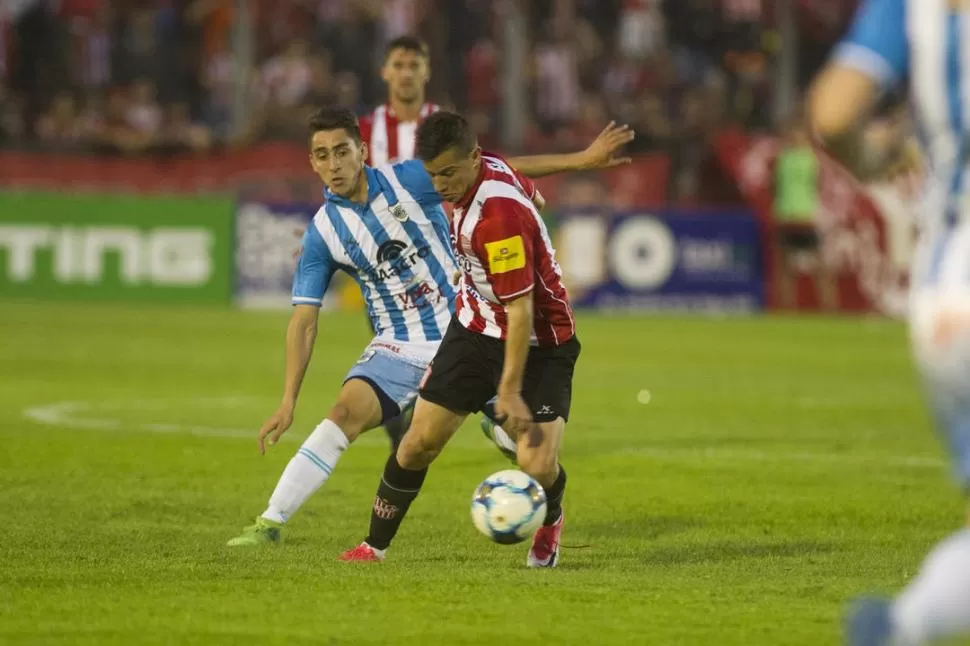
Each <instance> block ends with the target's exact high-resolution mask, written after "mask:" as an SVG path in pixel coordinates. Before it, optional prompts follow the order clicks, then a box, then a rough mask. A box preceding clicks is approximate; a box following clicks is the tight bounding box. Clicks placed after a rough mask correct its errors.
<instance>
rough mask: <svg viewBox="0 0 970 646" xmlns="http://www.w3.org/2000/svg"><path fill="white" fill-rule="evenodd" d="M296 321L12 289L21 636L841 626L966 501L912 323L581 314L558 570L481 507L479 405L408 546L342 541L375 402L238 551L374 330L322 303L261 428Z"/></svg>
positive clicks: (9, 553)
mask: <svg viewBox="0 0 970 646" xmlns="http://www.w3.org/2000/svg"><path fill="white" fill-rule="evenodd" d="M285 323H286V313H285V312H274V313H243V312H222V311H191V310H183V309H175V310H171V309H161V308H151V307H145V308H141V309H134V310H133V309H123V308H120V307H109V306H85V307H82V306H64V305H58V306H53V305H51V306H48V305H31V304H11V303H0V339H2V342H0V434H2V438H0V439H2V448H0V501H2V502H0V511H2V516H0V518H2V526H3V531H2V538H0V643H4V644H99V645H100V644H250V645H252V644H259V645H262V644H421V643H428V644H508V643H512V644H532V643H536V644H547V645H551V644H586V645H593V644H597V645H598V644H717V645H725V646H727V645H741V644H744V645H749V644H773V645H777V644H805V645H809V644H811V645H816V644H836V643H839V640H840V620H841V615H842V611H843V607H844V602H845V601H846V599H848V598H850V597H852V596H854V595H856V594H858V593H862V592H867V591H870V590H875V591H887V592H891V591H894V590H896V589H898V588H899V587H900V586H902V585H903V583H904V582H905V581H906V580H907V579H908V577H910V576H912V575H913V573H914V571H915V569H916V568H917V567H918V565H919V563H920V561H921V560H922V557H923V555H924V554H925V552H926V550H927V549H928V548H929V547H930V546H931V545H933V544H934V543H935V542H936V541H937V540H939V539H940V538H942V537H943V536H945V535H946V534H948V533H949V532H950V531H952V529H953V528H955V527H956V526H957V525H958V524H959V523H960V521H961V518H962V504H961V501H960V499H959V498H958V496H957V494H956V491H955V489H954V488H953V487H952V486H951V483H950V480H949V477H948V473H947V469H946V464H945V462H944V456H943V454H942V451H941V450H940V448H939V447H938V445H937V443H936V441H935V438H934V436H933V432H932V428H931V426H930V423H929V420H928V417H927V415H926V413H925V411H924V409H923V407H922V403H921V399H920V395H919V393H918V391H917V387H916V380H915V377H914V375H913V372H912V368H911V365H910V361H909V357H908V353H907V348H906V340H905V331H904V329H903V327H902V326H900V325H899V324H896V323H891V322H886V321H877V320H863V319H846V320H837V321H836V320H825V319H803V320H796V319H781V318H763V319H748V320H744V319H727V320H715V319H675V318H632V317H631V318H613V319H611V318H600V317H594V316H585V317H583V318H582V319H581V321H580V324H581V327H580V336H581V338H582V340H583V343H584V353H583V356H582V358H581V360H580V364H579V366H578V373H577V379H576V388H575V400H574V406H573V418H572V422H571V424H570V427H569V429H568V431H567V437H566V445H565V450H564V455H563V462H564V464H565V465H566V466H567V468H568V469H569V473H570V481H569V489H568V491H567V500H566V511H567V515H568V523H567V528H566V533H565V535H564V541H565V542H566V543H568V544H570V545H574V546H587V547H576V548H573V549H566V550H564V552H563V557H562V565H561V567H560V568H559V569H558V570H556V571H539V572H536V571H529V570H526V569H525V567H524V561H525V553H526V550H527V545H519V546H511V547H503V546H498V545H492V544H490V543H489V542H488V541H487V540H486V539H485V538H484V537H482V536H480V535H479V534H478V533H477V532H476V531H475V530H474V528H473V527H472V524H471V521H470V518H469V515H468V504H469V500H470V496H471V493H472V490H473V489H474V487H475V486H476V485H477V483H478V482H479V481H480V480H481V479H482V478H483V477H484V476H486V475H488V474H489V473H491V472H493V471H496V470H499V469H501V468H504V467H505V466H506V464H507V463H506V462H505V461H504V460H503V459H502V458H501V456H500V455H499V454H498V453H497V452H496V451H495V450H494V449H492V448H491V447H490V445H489V444H487V443H486V441H485V439H484V438H483V437H482V436H481V434H480V432H479V431H478V430H477V427H476V426H474V425H473V424H472V423H469V424H468V425H467V426H466V428H465V429H463V430H462V431H461V432H460V433H459V435H458V436H457V437H456V438H455V440H454V442H453V443H452V444H451V445H450V446H449V448H448V449H447V450H446V452H445V454H444V455H443V456H442V458H441V459H440V460H439V461H438V462H437V463H436V464H435V466H434V468H433V469H432V472H431V475H430V477H429V479H428V483H427V485H426V487H425V490H424V493H423V494H422V496H421V497H420V498H419V499H418V501H417V502H416V503H415V505H414V507H413V508H412V512H411V514H410V516H409V518H408V520H407V522H406V523H405V525H404V527H403V529H402V531H401V533H400V535H399V536H398V540H397V542H396V543H395V544H394V545H393V547H392V549H391V551H390V552H389V553H388V560H387V561H386V562H385V563H383V564H380V565H360V564H357V565H348V564H342V563H338V562H337V561H336V557H337V555H338V554H339V553H340V552H341V551H342V550H343V549H346V548H348V547H351V546H353V545H354V544H356V543H357V542H358V541H359V540H360V539H361V538H362V537H363V535H364V533H365V531H366V526H367V520H368V517H369V510H370V503H371V501H372V497H373V495H374V491H375V488H376V485H377V480H378V476H379V473H380V470H381V467H382V464H383V462H384V460H385V459H386V456H387V448H386V441H385V439H384V438H383V437H382V436H381V435H380V434H379V433H377V432H375V433H373V434H371V435H370V436H368V437H364V438H363V439H362V440H361V441H360V442H359V443H358V445H356V446H355V447H353V448H351V450H349V451H348V452H347V453H346V454H345V456H344V459H343V460H342V461H341V463H340V465H339V467H338V469H337V471H336V472H335V475H334V477H333V478H332V479H331V481H330V482H329V483H328V484H327V486H326V487H325V488H324V489H323V490H321V491H320V493H318V494H317V496H316V497H315V498H314V499H312V500H311V501H310V502H309V503H308V505H307V506H306V507H305V508H304V510H303V511H302V512H301V513H300V514H298V515H297V516H296V517H295V518H294V519H293V520H292V521H291V522H290V525H289V527H288V533H287V536H286V538H287V540H286V542H285V544H284V545H283V546H281V547H279V548H275V549H268V550H263V551H258V552H252V551H231V550H230V549H228V548H226V547H224V544H225V541H226V540H227V539H229V538H230V537H232V536H234V535H235V534H236V533H238V531H239V530H240V529H241V528H242V527H243V526H244V525H246V524H248V523H249V522H250V521H251V520H252V518H253V517H254V516H255V515H256V514H258V513H259V512H261V511H262V510H263V508H264V506H265V502H266V499H267V498H268V496H269V493H270V492H271V490H272V488H273V486H274V484H275V482H276V479H277V477H278V476H279V474H280V472H281V471H282V469H283V467H284V465H285V464H286V462H287V461H288V460H289V458H290V457H291V455H292V454H293V452H294V451H295V450H296V448H297V447H298V446H299V442H300V441H302V439H303V438H304V437H305V436H306V435H307V434H308V433H309V431H310V430H311V429H312V428H313V426H315V425H316V423H317V422H318V421H319V419H320V418H321V417H322V416H323V415H324V414H325V413H326V411H327V410H328V408H329V405H330V403H331V400H332V398H333V395H334V394H335V392H336V390H337V388H338V386H339V383H340V380H341V377H342V375H343V374H344V372H345V371H346V370H347V369H348V368H349V366H350V365H351V363H352V361H353V360H354V359H355V358H356V356H357V354H358V353H359V352H360V350H361V348H362V347H363V345H364V343H365V342H366V340H367V336H366V333H365V330H364V326H363V323H362V321H361V318H360V316H359V315H346V314H345V315H326V316H325V318H324V320H323V322H322V324H321V337H320V339H319V341H318V345H317V351H316V355H315V357H314V361H313V365H312V367H311V370H310V374H309V376H308V379H307V382H306V384H305V387H304V390H303V396H302V400H301V404H300V407H299V409H298V413H297V420H296V423H295V425H294V427H293V428H292V429H291V431H290V432H289V433H288V435H287V436H286V438H285V439H286V440H287V441H284V442H281V443H280V444H279V445H277V446H276V447H274V448H273V449H272V450H271V451H270V452H269V453H268V454H267V455H266V456H265V457H260V455H259V454H258V451H257V445H256V439H255V438H256V430H257V429H258V427H259V425H260V423H261V422H262V420H263V419H264V417H266V416H267V415H269V414H270V413H271V412H272V411H273V409H274V406H275V404H276V402H277V401H278V398H279V392H280V383H281V375H282V356H283V353H282V347H283V346H282V343H283V332H284V326H285ZM641 391H648V392H649V394H650V397H649V403H642V402H641V401H639V400H638V395H639V394H640V393H641ZM640 399H643V400H646V398H645V397H641V398H640Z"/></svg>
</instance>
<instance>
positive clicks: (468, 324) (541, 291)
mask: <svg viewBox="0 0 970 646" xmlns="http://www.w3.org/2000/svg"><path fill="white" fill-rule="evenodd" d="M480 163H481V171H480V173H479V175H478V177H477V179H476V180H475V183H474V184H473V185H472V188H471V189H470V190H468V191H467V192H466V193H465V194H464V195H463V196H460V197H458V198H457V199H456V201H455V202H454V205H455V211H454V214H453V217H452V221H451V237H452V240H453V243H452V244H453V245H454V247H455V252H456V254H457V257H458V260H459V264H460V266H461V267H462V269H463V272H464V275H463V277H462V281H461V291H460V292H459V294H458V298H457V301H456V304H455V308H456V315H457V317H458V322H459V323H461V324H462V325H463V326H464V327H465V328H467V329H468V330H469V331H471V332H474V333H476V334H484V335H485V336H489V337H494V338H497V339H501V340H503V341H505V340H507V339H508V325H509V320H508V319H509V317H508V312H507V311H506V304H507V303H509V302H511V301H514V300H516V299H518V298H521V297H524V296H527V295H528V296H530V298H531V300H532V302H533V308H534V317H533V326H532V335H531V336H532V340H533V341H534V342H535V344H536V345H538V346H540V347H549V346H559V345H562V344H564V343H566V342H568V341H569V340H570V339H571V338H573V336H574V335H575V334H576V321H575V319H574V318H573V312H572V308H571V307H570V305H569V297H568V296H567V295H566V288H565V287H564V286H563V284H562V271H561V270H560V268H559V264H558V263H557V262H556V256H555V250H554V249H553V248H552V242H551V241H550V239H549V232H548V231H547V230H546V225H545V224H544V223H543V221H542V218H541V217H540V216H539V212H538V211H537V210H536V207H535V205H534V204H533V197H534V196H535V186H534V185H533V183H532V181H531V180H529V179H528V178H525V177H523V176H521V175H520V174H519V173H518V172H517V171H514V170H513V169H512V168H511V167H510V166H509V165H508V164H507V163H506V162H505V160H504V159H502V158H501V157H499V156H497V155H493V154H482V155H481V162H480ZM444 197H445V198H446V199H448V198H447V196H444Z"/></svg>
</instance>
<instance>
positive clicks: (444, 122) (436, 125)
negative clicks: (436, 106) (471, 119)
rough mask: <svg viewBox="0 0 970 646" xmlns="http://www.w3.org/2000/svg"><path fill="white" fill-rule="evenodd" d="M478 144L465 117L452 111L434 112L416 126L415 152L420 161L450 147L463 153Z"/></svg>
mask: <svg viewBox="0 0 970 646" xmlns="http://www.w3.org/2000/svg"><path fill="white" fill-rule="evenodd" d="M477 145H478V138H477V137H476V136H475V131H474V130H472V127H471V125H470V124H469V123H468V121H467V120H466V119H465V117H463V116H461V115H460V114H456V113H454V112H445V111H441V112H435V113H434V114H432V115H431V116H429V117H428V118H427V119H425V120H424V121H422V122H421V125H419V126H418V132H417V135H415V145H414V148H415V154H416V155H417V157H418V159H420V160H422V161H431V160H432V159H434V158H435V157H437V156H438V155H440V154H441V153H443V152H445V151H446V150H449V149H450V148H457V149H458V152H460V153H461V154H463V155H467V154H469V153H471V151H473V150H474V149H475V146H477Z"/></svg>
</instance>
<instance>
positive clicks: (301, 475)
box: [263, 419, 349, 523]
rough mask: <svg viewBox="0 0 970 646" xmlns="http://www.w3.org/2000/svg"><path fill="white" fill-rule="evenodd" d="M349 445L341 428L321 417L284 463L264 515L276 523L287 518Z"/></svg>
mask: <svg viewBox="0 0 970 646" xmlns="http://www.w3.org/2000/svg"><path fill="white" fill-rule="evenodd" d="M348 445H349V442H347V436H346V435H344V432H343V431H341V430H340V427H339V426H337V425H336V424H334V423H333V422H331V421H330V420H329V419H325V420H323V421H322V422H321V423H320V425H319V426H317V427H316V428H315V429H314V430H313V432H312V433H310V437H308V438H307V439H306V442H304V443H303V446H301V447H300V450H299V451H297V452H296V455H294V456H293V459H291V460H290V463H289V464H287V465H286V469H284V470H283V475H282V476H280V481H279V482H278V483H277V485H276V489H275V490H274V491H273V495H272V496H270V498H269V507H267V508H266V511H264V512H263V518H265V519H267V520H272V521H274V522H277V523H285V522H286V521H287V520H289V518H290V516H292V515H293V514H295V513H296V511H297V510H298V509H299V508H300V507H301V506H302V505H303V503H304V502H306V500H307V498H309V497H310V496H311V495H313V492H314V491H316V490H317V489H319V488H320V486H321V485H322V484H323V483H324V482H326V481H327V478H329V477H330V473H331V472H332V471H333V469H334V467H336V466H337V460H339V459H340V455H341V454H342V453H343V452H344V450H345V449H346V448H347V446H348Z"/></svg>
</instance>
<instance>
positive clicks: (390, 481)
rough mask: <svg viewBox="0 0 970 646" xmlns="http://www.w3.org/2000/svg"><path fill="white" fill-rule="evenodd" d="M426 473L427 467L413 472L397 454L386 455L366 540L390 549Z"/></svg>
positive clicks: (368, 542)
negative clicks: (402, 462) (406, 467)
mask: <svg viewBox="0 0 970 646" xmlns="http://www.w3.org/2000/svg"><path fill="white" fill-rule="evenodd" d="M427 474H428V469H427V468H424V469H421V470H420V471H411V470H410V469H405V468H404V467H402V466H401V465H400V464H398V462H397V454H396V453H392V454H391V455H390V457H388V458H387V464H386V465H384V475H383V476H381V484H380V486H379V487H377V497H376V498H375V499H374V507H373V508H372V509H371V514H370V534H368V535H367V538H366V539H365V540H366V541H367V544H368V545H370V546H371V547H373V548H375V549H379V550H384V549H387V546H388V545H390V544H391V541H392V540H394V535H395V534H397V529H398V527H400V526H401V521H402V520H404V515H405V514H406V513H407V512H408V507H410V506H411V502H412V501H413V500H414V499H415V498H417V496H418V492H419V491H421V485H422V484H424V477H425V476H426V475H427Z"/></svg>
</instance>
